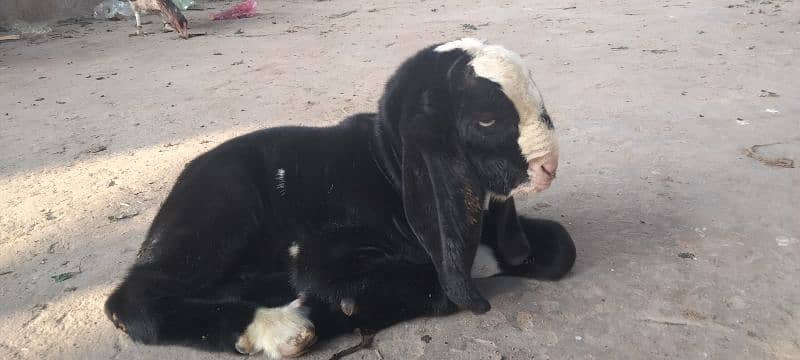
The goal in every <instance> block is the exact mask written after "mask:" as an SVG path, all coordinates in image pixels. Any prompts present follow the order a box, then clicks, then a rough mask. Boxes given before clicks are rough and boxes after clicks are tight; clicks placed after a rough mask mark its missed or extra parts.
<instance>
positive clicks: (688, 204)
mask: <svg viewBox="0 0 800 360" xmlns="http://www.w3.org/2000/svg"><path fill="white" fill-rule="evenodd" d="M227 4H228V3H226V2H222V3H220V2H212V3H207V4H205V6H207V7H216V8H217V9H213V10H212V9H208V10H205V11H189V12H187V15H188V18H189V22H190V26H191V32H192V33H196V34H197V33H205V36H199V37H193V38H192V39H190V40H188V41H181V40H176V38H177V36H176V35H174V34H162V33H160V32H158V33H156V34H153V35H150V36H144V37H133V38H130V37H128V33H131V32H133V30H134V26H133V22H132V21H120V22H94V21H91V22H85V23H80V22H79V23H72V24H62V25H58V26H54V27H53V32H51V33H49V34H47V35H45V36H43V37H39V38H34V39H30V40H23V41H16V42H3V43H0V88H2V91H0V109H1V110H0V334H3V336H2V338H0V358H4V359H41V358H59V359H108V358H114V359H140V358H158V359H185V358H198V359H206V358H207V359H212V358H214V359H217V358H231V359H232V358H234V356H233V355H230V356H229V355H221V354H207V353H202V352H196V351H192V350H187V349H183V348H179V347H148V346H143V345H138V344H134V343H132V342H130V341H129V340H128V339H127V338H126V337H124V336H123V334H122V333H121V332H119V331H117V330H116V329H115V328H114V327H113V326H112V324H111V322H110V321H108V320H107V319H106V318H105V316H104V314H103V311H102V303H103V301H104V298H105V296H107V294H108V293H109V292H110V291H111V289H112V288H113V286H114V285H115V284H116V283H117V282H118V281H119V279H120V278H121V276H123V274H124V271H125V269H126V268H127V267H128V266H129V265H130V264H131V263H132V261H133V259H134V256H135V253H136V249H137V248H138V246H139V244H140V243H141V241H142V240H143V238H144V232H145V231H146V227H147V225H148V224H149V222H150V221H151V219H152V217H153V216H154V215H155V212H156V210H157V209H158V206H159V204H160V202H161V201H162V200H163V199H164V198H165V196H166V194H167V192H168V191H169V188H170V187H171V185H172V182H173V181H174V179H175V177H176V175H177V174H178V172H179V171H180V170H181V168H182V166H183V164H184V163H186V162H187V161H188V160H190V159H191V158H193V157H195V156H197V155H198V154H200V153H201V152H203V151H205V150H207V149H210V148H212V147H213V146H215V145H216V144H219V143H220V142H222V141H224V140H226V139H228V138H231V137H233V136H235V135H238V134H242V133H244V132H247V131H250V130H254V129H258V128H263V127H268V126H276V125H286V124H303V125H328V124H332V123H335V122H336V121H338V120H340V119H341V118H343V117H344V116H346V115H348V114H352V113H354V112H357V111H371V110H374V109H375V103H376V101H377V99H378V97H379V96H380V92H381V89H382V86H383V84H384V82H385V80H386V79H387V77H388V76H389V75H390V73H391V72H392V71H393V70H394V69H395V68H396V67H397V66H398V65H399V63H400V62H401V61H402V60H403V59H405V58H406V57H408V56H409V55H411V54H412V53H413V52H415V51H416V50H418V49H420V48H422V47H424V46H427V45H429V44H432V43H436V42H443V41H448V40H451V39H455V38H459V37H463V36H476V37H480V38H484V39H487V40H489V41H491V42H495V43H500V44H503V45H505V46H507V47H509V48H511V49H513V50H515V51H517V52H518V53H520V54H521V55H522V56H523V58H524V59H525V61H526V62H527V63H528V64H529V65H530V67H531V68H532V70H533V72H534V77H535V79H536V80H537V83H538V85H539V87H540V88H541V90H542V93H543V95H544V98H545V101H546V102H547V104H548V109H549V111H550V112H551V115H552V117H553V119H554V122H555V124H556V127H557V130H558V132H559V136H560V139H561V148H562V155H561V157H562V163H561V166H560V168H559V178H558V180H557V181H556V182H555V183H554V185H553V187H552V188H551V189H550V190H548V191H547V192H545V193H543V194H539V195H536V196H531V197H523V198H519V199H518V206H517V207H518V209H519V210H520V211H521V212H522V213H524V214H527V215H529V216H538V217H544V218H550V219H558V220H560V221H562V222H564V223H565V224H566V226H567V228H568V229H569V230H570V231H571V233H572V235H573V237H574V239H575V242H576V244H577V247H578V260H577V263H576V265H575V269H574V271H573V272H572V273H571V275H570V276H569V277H567V278H566V279H564V280H563V281H560V282H554V283H548V282H538V281H532V280H525V279H514V278H496V279H486V280H482V281H480V286H481V288H482V289H483V291H484V293H485V294H486V295H487V296H488V298H489V299H490V301H491V302H492V305H493V308H492V310H491V311H490V312H489V313H487V314H485V315H482V316H475V315H472V314H470V313H467V312H463V313H459V314H456V315H453V316H449V317H446V318H439V319H419V320H415V321H410V322H407V323H403V324H400V325H397V326H395V327H392V328H390V329H388V330H386V331H383V332H381V333H379V334H378V336H377V337H376V338H375V349H377V351H369V350H366V351H362V352H359V353H356V354H354V355H351V357H350V358H353V359H377V358H379V357H383V358H385V359H450V358H457V359H461V360H467V359H531V358H534V359H591V358H595V359H612V358H613V359H661V358H678V359H707V358H709V359H798V358H800V286H798V278H800V240H799V239H800V163H798V162H800V120H798V119H800V82H798V81H797V79H800V66H798V54H800V36H798V35H800V24H799V23H798V21H799V20H800V8H799V5H798V3H797V2H793V1H775V0H773V1H746V0H730V1H697V0H692V1H663V0H659V1H651V0H620V1H600V2H597V1H587V0H573V1H540V0H524V1H518V0H508V1H504V2H493V1H456V0H427V1H422V2H416V1H415V2H405V1H356V0H335V1H323V2H320V1H305V0H304V1H300V0H296V1H269V0H267V1H261V2H259V6H260V15H259V16H258V17H255V18H251V19H244V20H238V21H226V22H210V21H208V20H206V19H207V12H210V11H216V10H219V9H221V8H222V7H223V6H226V5H227ZM148 20H153V21H154V24H153V25H148V26H146V30H149V31H153V32H156V31H157V30H158V27H157V24H158V23H159V21H158V18H157V17H155V16H150V17H148ZM774 143H777V144H774ZM762 144H774V145H769V146H764V147H758V148H757V150H758V155H757V156H753V155H752V154H751V153H749V152H748V151H747V149H748V148H751V147H752V146H753V145H762ZM751 149H752V148H751ZM764 159H766V160H764ZM770 159H772V160H775V159H788V160H793V161H794V162H795V164H794V167H787V166H786V165H787V163H786V162H781V161H771V160H770ZM776 164H777V165H776ZM780 164H783V166H781V165H780ZM387 311H392V309H387ZM357 341H358V339H357V338H356V336H346V337H342V338H340V339H338V340H336V341H332V342H327V343H321V344H318V345H316V349H315V351H314V352H312V353H311V354H309V355H307V356H306V358H308V359H326V358H328V357H329V356H330V355H331V354H332V353H334V352H335V351H337V350H340V349H342V348H344V347H347V346H349V345H352V344H353V343H355V342H357ZM379 354H380V355H379Z"/></svg>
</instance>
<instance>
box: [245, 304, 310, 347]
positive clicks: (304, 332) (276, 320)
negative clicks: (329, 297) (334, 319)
mask: <svg viewBox="0 0 800 360" xmlns="http://www.w3.org/2000/svg"><path fill="white" fill-rule="evenodd" d="M308 313H309V309H308V308H306V307H305V306H303V304H302V301H301V300H300V299H297V300H294V301H292V302H291V303H289V304H287V305H285V306H282V307H277V308H258V309H257V310H256V313H255V317H254V319H253V322H251V323H250V325H248V326H247V329H245V331H244V333H243V334H242V336H240V337H239V339H238V340H237V341H236V350H237V351H239V352H240V353H243V354H250V355H252V354H255V353H258V352H260V351H263V352H264V354H266V355H267V356H269V357H270V358H272V359H280V358H282V357H294V356H299V355H301V354H303V353H304V352H306V351H307V350H308V348H309V347H311V345H313V344H314V342H315V341H316V335H315V333H314V324H312V323H311V321H310V320H309V319H308Z"/></svg>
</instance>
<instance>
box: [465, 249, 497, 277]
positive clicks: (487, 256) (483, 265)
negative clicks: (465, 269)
mask: <svg viewBox="0 0 800 360" xmlns="http://www.w3.org/2000/svg"><path fill="white" fill-rule="evenodd" d="M501 272H502V270H500V265H499V264H498V263H497V258H495V257H494V251H492V248H490V247H488V246H486V245H484V244H480V245H478V251H477V252H476V253H475V261H473V262H472V277H473V278H479V279H480V278H487V277H490V276H494V275H497V274H499V273H501Z"/></svg>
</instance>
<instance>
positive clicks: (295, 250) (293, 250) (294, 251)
mask: <svg viewBox="0 0 800 360" xmlns="http://www.w3.org/2000/svg"><path fill="white" fill-rule="evenodd" d="M297 255H300V245H299V244H298V243H296V242H293V243H292V246H289V256H291V257H292V258H293V259H297Z"/></svg>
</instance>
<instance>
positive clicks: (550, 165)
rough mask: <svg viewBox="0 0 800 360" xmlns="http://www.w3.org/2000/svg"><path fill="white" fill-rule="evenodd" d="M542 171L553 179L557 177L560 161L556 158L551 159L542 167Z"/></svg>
mask: <svg viewBox="0 0 800 360" xmlns="http://www.w3.org/2000/svg"><path fill="white" fill-rule="evenodd" d="M541 167H542V171H544V172H545V173H546V174H547V175H550V178H551V179H553V178H555V177H556V170H558V159H557V158H555V157H549V158H548V159H547V160H546V161H545V162H544V163H543V164H542V165H541Z"/></svg>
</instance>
